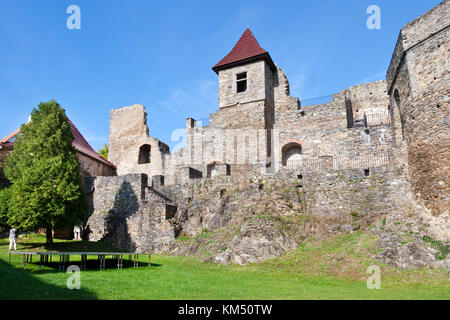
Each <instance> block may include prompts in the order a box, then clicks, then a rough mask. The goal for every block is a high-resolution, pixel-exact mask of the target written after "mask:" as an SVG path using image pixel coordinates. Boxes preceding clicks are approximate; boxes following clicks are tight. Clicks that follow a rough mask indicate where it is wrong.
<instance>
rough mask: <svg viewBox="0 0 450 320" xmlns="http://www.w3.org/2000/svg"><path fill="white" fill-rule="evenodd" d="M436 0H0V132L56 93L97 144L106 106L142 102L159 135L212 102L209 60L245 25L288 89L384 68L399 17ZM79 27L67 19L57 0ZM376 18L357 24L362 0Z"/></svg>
mask: <svg viewBox="0 0 450 320" xmlns="http://www.w3.org/2000/svg"><path fill="white" fill-rule="evenodd" d="M440 2H441V1H440V0H370V1H366V0H317V1H300V0H293V1H284V0H278V1H273V0H271V1H245V0H240V1H233V0H227V1H195V0H193V1H170V0H169V1H153V0H128V1H125V0H107V1H106V0H95V1H92V0H71V1H65V0H45V1H44V0H43V1H33V0H29V1H24V0H8V1H6V0H0V40H1V42H0V43H1V46H0V138H3V137H5V136H7V135H8V134H9V133H11V132H13V131H14V130H16V129H17V128H18V127H19V126H20V124H22V123H24V122H26V121H27V118H28V115H29V114H30V112H31V110H32V109H33V108H34V107H36V106H37V105H38V104H39V103H40V102H43V101H48V100H51V99H56V100H57V101H58V103H59V104H60V105H61V106H62V107H63V108H65V109H66V113H67V115H68V116H69V117H70V118H71V120H72V121H73V122H74V123H75V125H76V126H77V127H78V129H79V130H80V131H81V132H82V134H83V135H84V136H85V137H86V139H87V140H88V141H89V142H90V143H91V145H92V146H93V147H94V149H96V150H98V149H99V148H100V147H101V146H102V145H103V144H104V143H107V140H108V130H109V112H110V110H111V109H115V108H120V107H123V106H128V105H132V104H136V103H139V104H143V105H144V106H145V107H146V108H147V112H148V125H149V129H150V135H151V136H154V137H156V138H159V139H161V140H163V141H165V142H166V143H168V144H169V145H170V146H174V145H175V144H176V143H177V142H175V141H171V133H172V132H173V130H175V129H177V128H184V126H185V118H187V117H193V118H196V119H202V118H207V117H208V116H209V114H210V113H213V112H215V111H216V110H217V108H218V103H217V102H218V101H217V94H218V81H217V75H216V74H215V73H214V72H213V71H212V70H211V67H212V66H213V65H215V64H216V63H217V62H218V61H219V60H220V59H222V58H223V57H224V56H225V55H226V54H227V53H228V52H229V51H230V50H231V49H232V47H233V46H234V44H235V43H236V42H237V40H238V39H239V37H240V36H241V34H242V33H243V32H244V31H245V28H246V27H247V26H249V27H250V28H251V30H252V32H253V34H254V35H255V37H256V39H257V40H258V42H259V44H260V45H261V46H262V47H263V48H264V49H266V50H267V51H269V53H270V55H271V56H272V59H273V60H274V61H275V63H277V64H278V65H279V66H280V67H281V68H282V69H283V70H284V71H285V72H286V74H287V76H288V79H289V81H290V83H291V95H293V96H298V97H299V98H300V100H302V99H308V98H314V97H319V96H324V95H329V94H332V93H336V92H338V91H340V90H342V89H345V88H347V87H349V86H352V85H356V84H359V83H363V82H369V81H375V80H379V79H384V78H385V72H386V69H387V67H388V65H389V62H390V58H391V55H392V52H393V49H394V46H395V42H396V40H397V37H398V33H399V31H400V29H401V28H402V26H404V25H405V24H406V23H408V22H409V21H411V20H413V19H415V18H416V17H418V16H419V15H421V14H423V13H425V12H426V11H428V10H429V9H431V8H432V7H434V6H435V5H437V4H438V3H440ZM72 4H75V5H78V6H79V7H80V9H81V29H80V30H69V29H68V28H67V27H66V20H67V18H68V17H69V14H67V13H66V8H67V7H68V6H69V5H72ZM372 4H375V5H378V6H379V7H380V9H381V30H369V29H368V28H367V27H366V20H367V18H368V17H369V14H367V13H366V9H367V7H368V6H369V5H372Z"/></svg>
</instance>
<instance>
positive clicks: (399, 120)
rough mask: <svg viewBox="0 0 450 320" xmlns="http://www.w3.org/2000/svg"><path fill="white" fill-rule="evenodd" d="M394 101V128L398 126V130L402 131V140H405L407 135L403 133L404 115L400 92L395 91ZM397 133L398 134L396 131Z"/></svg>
mask: <svg viewBox="0 0 450 320" xmlns="http://www.w3.org/2000/svg"><path fill="white" fill-rule="evenodd" d="M394 101H395V111H394V110H391V111H393V113H394V119H393V120H394V121H393V122H394V126H396V127H397V128H399V129H401V133H402V139H405V133H404V132H403V128H404V125H405V124H404V120H403V115H402V113H401V112H400V108H401V106H400V94H399V93H398V90H397V89H395V91H394ZM396 132H398V131H397V130H396Z"/></svg>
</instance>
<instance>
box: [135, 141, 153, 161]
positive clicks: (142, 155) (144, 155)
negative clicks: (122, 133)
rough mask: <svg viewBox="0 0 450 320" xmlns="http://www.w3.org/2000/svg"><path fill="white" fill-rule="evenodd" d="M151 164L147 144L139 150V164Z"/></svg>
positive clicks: (149, 150)
mask: <svg viewBox="0 0 450 320" xmlns="http://www.w3.org/2000/svg"><path fill="white" fill-rule="evenodd" d="M150 162H152V147H151V146H150V145H149V144H144V145H143V146H141V147H140V148H139V160H138V163H139V164H146V163H150Z"/></svg>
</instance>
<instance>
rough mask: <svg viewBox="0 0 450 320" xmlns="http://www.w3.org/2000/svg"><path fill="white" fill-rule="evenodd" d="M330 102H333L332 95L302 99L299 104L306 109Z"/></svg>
mask: <svg viewBox="0 0 450 320" xmlns="http://www.w3.org/2000/svg"><path fill="white" fill-rule="evenodd" d="M331 101H333V95H328V96H323V97H317V98H310V99H304V100H300V103H301V106H302V107H308V106H314V105H317V104H324V103H327V102H331Z"/></svg>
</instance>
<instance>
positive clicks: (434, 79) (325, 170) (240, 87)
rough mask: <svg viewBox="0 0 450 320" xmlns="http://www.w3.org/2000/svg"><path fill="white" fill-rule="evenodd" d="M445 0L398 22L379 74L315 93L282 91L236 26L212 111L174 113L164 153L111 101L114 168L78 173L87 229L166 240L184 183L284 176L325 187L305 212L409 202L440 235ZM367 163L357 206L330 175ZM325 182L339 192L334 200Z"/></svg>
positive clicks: (276, 72) (151, 241)
mask: <svg viewBox="0 0 450 320" xmlns="http://www.w3.org/2000/svg"><path fill="white" fill-rule="evenodd" d="M449 5H450V1H448V0H446V1H444V2H442V3H441V4H439V5H438V6H436V7H435V8H433V9H432V10H430V11H429V12H427V13H425V14H423V15H422V16H420V17H419V18H417V19H415V20H414V21H412V22H410V23H408V24H407V25H405V26H404V27H403V28H402V29H401V31H400V34H399V38H398V41H397V44H396V45H395V49H394V52H393V55H392V60H391V63H390V65H389V68H388V70H387V73H386V80H385V81H384V80H381V81H376V82H371V83H366V84H361V85H357V86H354V87H350V88H348V89H345V90H342V91H341V92H338V93H336V94H333V95H332V96H330V97H329V98H328V99H327V101H325V102H324V103H314V102H313V103H308V101H300V100H299V99H298V98H296V97H292V96H291V95H290V90H289V81H288V79H287V77H286V75H285V73H284V72H283V70H282V69H281V68H280V67H279V66H278V65H276V64H275V63H274V62H273V60H272V58H271V56H270V54H269V53H268V52H267V51H266V50H264V49H263V48H262V47H261V46H260V45H259V44H258V42H257V41H256V39H255V37H254V36H253V34H252V32H251V31H250V29H247V30H245V32H244V34H243V35H242V36H241V38H240V39H239V41H238V42H237V43H236V45H235V46H234V48H233V49H232V50H231V51H230V52H229V53H228V54H227V55H226V56H225V57H224V58H223V59H222V60H220V61H219V62H218V63H217V64H216V65H215V66H214V67H213V71H214V72H216V73H217V75H218V79H219V81H218V83H219V102H218V109H217V111H216V112H215V113H213V114H211V115H210V117H209V122H208V123H200V121H197V120H195V119H192V118H188V119H186V139H185V146H184V148H182V149H181V150H179V151H177V152H176V153H170V150H169V147H168V146H167V144H165V143H164V142H162V141H159V140H158V139H156V138H153V137H151V136H150V135H149V130H148V127H147V119H146V111H145V108H144V107H143V106H142V105H132V106H128V107H124V108H120V109H115V110H112V111H111V117H110V133H109V160H110V161H111V162H112V163H114V164H115V165H116V166H117V174H118V176H117V177H99V178H90V179H91V180H90V185H91V190H90V192H91V193H90V195H91V216H90V218H89V220H88V221H87V225H88V226H89V228H90V230H91V232H92V233H91V235H90V239H92V240H99V239H115V240H111V241H113V242H114V243H115V244H116V245H118V246H120V247H124V248H131V249H135V250H142V251H145V250H150V249H151V248H155V247H158V246H162V247H167V246H168V245H169V243H170V242H171V241H172V240H173V239H174V238H175V237H176V236H177V232H179V229H177V228H176V227H174V226H173V225H172V224H171V223H170V219H171V218H173V217H174V216H175V215H176V214H177V212H180V209H181V208H182V207H184V206H185V203H186V202H187V203H190V201H191V200H192V199H191V198H190V196H189V192H190V191H189V190H191V189H193V188H194V187H193V186H198V185H199V184H201V183H203V184H215V185H216V186H217V187H222V188H225V187H227V188H228V187H229V185H230V183H235V184H238V183H240V182H239V181H243V180H246V179H247V180H249V181H254V180H255V179H256V180H258V179H263V180H264V179H274V178H276V177H278V176H280V177H286V176H291V177H293V178H295V179H300V180H303V184H307V183H310V186H313V187H315V188H316V190H322V189H321V188H322V187H323V185H324V183H325V182H326V183H327V184H328V185H329V186H330V187H329V190H326V191H325V190H322V191H323V192H322V193H320V194H319V195H317V194H316V195H315V197H316V199H317V198H319V200H320V201H318V200H316V201H318V202H317V204H316V205H315V206H314V207H313V208H312V209H314V210H315V212H322V213H324V214H326V213H333V214H341V213H342V214H343V213H344V212H349V211H351V210H354V209H352V208H355V207H358V208H361V207H364V206H367V210H372V211H373V212H374V213H380V214H386V213H388V212H390V211H395V210H403V209H401V207H403V205H401V203H402V202H401V201H409V203H414V206H415V207H416V208H419V209H418V210H419V211H420V212H421V214H423V215H424V216H429V219H431V220H430V221H429V223H430V224H432V225H433V223H434V225H435V226H436V229H434V232H435V235H436V237H438V238H440V239H443V241H448V240H449V233H448V227H449V226H448V214H449V211H448V208H449V207H450V189H449V183H450V181H449V172H450V171H449V159H450V143H449V141H450V140H449V123H448V118H449V96H450V94H449V93H450V92H449V91H450V83H449V81H450V77H449V65H448V63H449V62H448V57H449V54H450V48H449V42H448V36H449V24H448V22H449V21H450V10H449ZM305 102H306V103H305ZM374 173H376V174H377V178H378V180H379V181H384V182H385V184H384V185H383V186H381V185H377V186H376V187H374V186H372V188H375V191H374V192H373V194H372V195H371V197H372V198H370V199H372V200H371V201H372V202H371V203H369V204H362V202H363V201H362V200H361V199H358V195H357V194H353V195H351V194H350V193H349V192H348V191H349V189H350V186H349V184H339V186H338V185H337V182H336V181H337V179H338V178H339V177H341V176H342V175H343V176H346V177H347V176H348V177H350V176H352V177H355V175H356V176H357V177H358V179H359V178H360V179H365V177H370V176H371V175H372V174H374ZM307 179H309V180H307ZM214 181H215V182H214ZM361 181H363V180H361ZM354 187H355V186H354V185H352V188H354ZM333 188H335V189H336V190H334V189H333ZM357 188H358V187H357ZM332 189H333V192H334V191H337V192H340V193H339V196H337V198H336V199H330V195H331V194H332V193H331V192H330V190H332ZM371 190H372V189H371ZM317 192H319V191H317ZM397 193H398V194H397ZM396 194H397V195H396ZM211 197H215V196H213V195H211ZM399 197H403V198H404V199H403V200H402V199H399ZM220 198H222V195H220ZM220 198H218V199H220ZM331 200H333V201H331ZM334 200H335V201H334ZM219 201H220V200H219ZM358 202H359V204H358ZM364 208H366V207H364ZM209 222H210V221H209ZM209 222H208V223H209ZM108 223H109V224H108ZM205 223H206V222H204V221H203V222H199V226H200V227H199V228H198V229H196V230H197V231H192V232H191V234H195V233H196V232H199V230H200V229H201V226H203V227H205V225H207V224H205ZM177 230H178V231H177ZM127 239H128V240H127Z"/></svg>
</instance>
